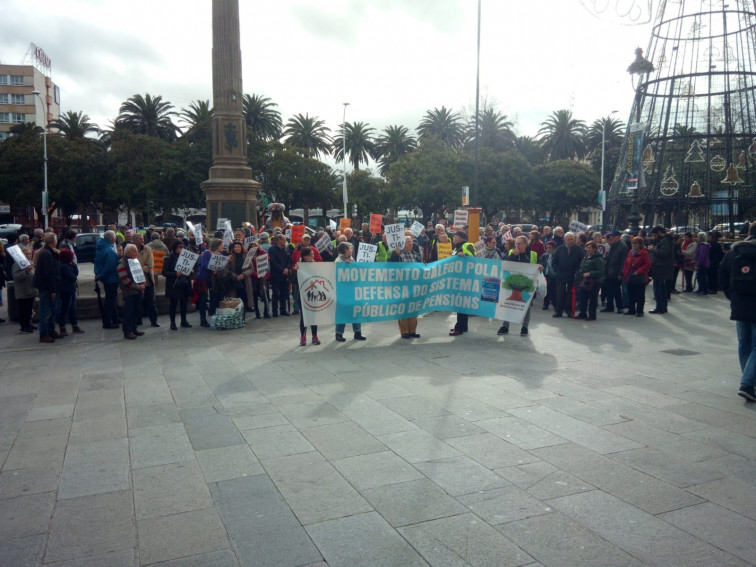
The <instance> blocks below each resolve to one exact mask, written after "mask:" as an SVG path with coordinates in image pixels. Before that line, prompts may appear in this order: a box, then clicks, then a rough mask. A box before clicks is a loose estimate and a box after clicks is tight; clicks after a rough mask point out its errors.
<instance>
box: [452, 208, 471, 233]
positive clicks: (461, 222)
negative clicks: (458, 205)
mask: <svg viewBox="0 0 756 567" xmlns="http://www.w3.org/2000/svg"><path fill="white" fill-rule="evenodd" d="M467 223H468V218H467V209H457V210H456V211H454V228H455V229H457V230H465V227H466V226H467Z"/></svg>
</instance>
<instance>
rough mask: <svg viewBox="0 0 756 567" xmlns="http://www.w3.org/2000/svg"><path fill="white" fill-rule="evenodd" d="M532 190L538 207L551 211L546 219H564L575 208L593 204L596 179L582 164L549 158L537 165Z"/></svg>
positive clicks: (590, 170) (597, 180) (596, 190)
mask: <svg viewBox="0 0 756 567" xmlns="http://www.w3.org/2000/svg"><path fill="white" fill-rule="evenodd" d="M535 189H536V196H537V199H538V205H540V208H541V209H543V210H550V211H551V217H550V219H549V222H550V223H551V224H553V223H554V220H555V219H559V221H560V222H567V221H569V220H570V219H569V218H568V217H569V215H570V214H571V213H572V212H573V211H575V209H578V208H580V207H587V206H589V205H592V204H594V203H596V199H597V195H598V189H599V179H598V176H597V175H596V173H595V172H594V171H593V170H592V169H591V167H590V166H587V165H585V164H583V163H578V162H576V161H572V160H558V161H550V162H547V163H545V164H544V165H541V166H539V167H537V168H536V170H535Z"/></svg>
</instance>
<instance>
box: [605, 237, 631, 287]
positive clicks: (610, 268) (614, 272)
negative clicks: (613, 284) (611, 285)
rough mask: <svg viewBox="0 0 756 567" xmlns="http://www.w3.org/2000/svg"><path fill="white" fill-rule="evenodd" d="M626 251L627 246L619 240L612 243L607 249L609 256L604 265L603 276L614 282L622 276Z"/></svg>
mask: <svg viewBox="0 0 756 567" xmlns="http://www.w3.org/2000/svg"><path fill="white" fill-rule="evenodd" d="M628 251H629V250H628V249H627V246H625V243H624V242H622V241H621V240H618V241H617V242H614V243H613V244H612V246H611V247H610V248H609V255H608V256H607V257H606V263H605V264H604V274H605V275H606V277H607V278H608V279H613V280H616V279H617V278H619V277H620V276H621V275H622V269H623V268H624V267H625V258H627V253H628Z"/></svg>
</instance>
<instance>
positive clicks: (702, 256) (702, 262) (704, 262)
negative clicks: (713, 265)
mask: <svg viewBox="0 0 756 567" xmlns="http://www.w3.org/2000/svg"><path fill="white" fill-rule="evenodd" d="M709 248H710V246H709V245H708V244H707V243H706V242H699V243H698V246H696V266H697V267H698V268H708V267H709Z"/></svg>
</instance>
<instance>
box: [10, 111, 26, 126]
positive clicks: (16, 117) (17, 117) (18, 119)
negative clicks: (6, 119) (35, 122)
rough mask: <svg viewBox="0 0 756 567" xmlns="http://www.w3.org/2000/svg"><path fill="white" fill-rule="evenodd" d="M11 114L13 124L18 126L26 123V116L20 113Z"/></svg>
mask: <svg viewBox="0 0 756 567" xmlns="http://www.w3.org/2000/svg"><path fill="white" fill-rule="evenodd" d="M11 114H12V117H11V122H14V123H16V124H23V123H24V121H25V120H26V114H22V113H20V112H13V113H11Z"/></svg>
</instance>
